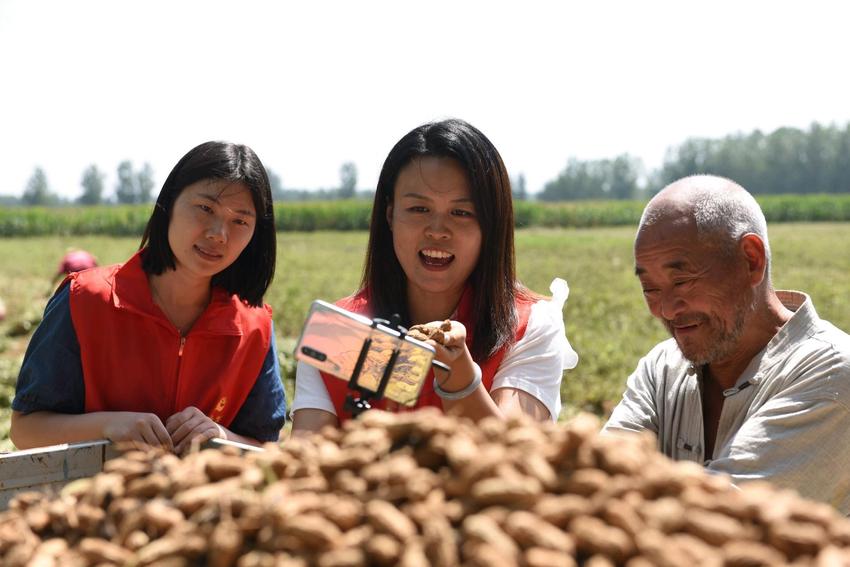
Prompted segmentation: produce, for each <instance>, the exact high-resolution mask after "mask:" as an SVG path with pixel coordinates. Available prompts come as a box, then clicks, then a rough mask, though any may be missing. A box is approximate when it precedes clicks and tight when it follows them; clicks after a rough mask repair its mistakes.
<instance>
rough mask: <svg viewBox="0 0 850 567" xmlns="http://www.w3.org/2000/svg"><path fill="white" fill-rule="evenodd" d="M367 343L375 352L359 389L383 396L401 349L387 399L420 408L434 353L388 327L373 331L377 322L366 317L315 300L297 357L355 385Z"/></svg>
mask: <svg viewBox="0 0 850 567" xmlns="http://www.w3.org/2000/svg"><path fill="white" fill-rule="evenodd" d="M367 340H368V341H369V349H368V351H367V352H366V355H365V358H364V359H363V362H362V365H361V367H360V373H359V374H358V377H357V385H358V386H359V387H361V388H364V389H367V390H370V391H372V392H377V391H378V389H379V387H380V383H381V379H382V378H383V376H384V372H385V371H386V368H387V365H388V364H389V362H390V360H391V358H392V355H393V352H394V351H395V350H398V355H397V356H396V359H395V363H394V365H393V370H392V373H391V374H390V378H389V380H388V382H387V386H386V388H385V389H384V397H386V398H388V399H390V400H393V401H395V402H398V403H399V404H402V405H405V406H412V405H414V404H415V403H416V400H417V398H418V397H419V392H420V391H421V389H422V384H423V383H424V381H425V378H426V377H427V376H428V372H429V370H430V367H431V360H432V359H433V357H434V349H433V348H432V347H431V346H430V345H427V344H425V343H423V342H421V341H417V340H416V339H412V338H410V337H405V339H404V340H401V339H400V335H399V333H398V332H397V331H395V330H393V329H390V328H388V327H385V326H383V325H377V326H372V320H371V319H369V318H367V317H363V316H362V315H358V314H356V313H351V312H349V311H346V310H344V309H341V308H339V307H337V306H335V305H331V304H330V303H326V302H324V301H321V300H316V301H314V302H313V305H312V306H311V308H310V313H309V314H308V315H307V320H306V322H305V323H304V328H303V330H302V332H301V337H300V338H299V340H298V344H297V345H296V347H295V358H296V359H298V360H301V361H303V362H305V363H307V364H309V365H311V366H314V367H316V368H318V369H319V370H321V371H322V372H326V373H328V374H332V375H334V376H337V377H338V378H340V379H341V380H345V381H349V380H350V379H351V376H352V374H354V370H355V368H356V367H357V362H358V359H359V358H360V355H361V352H362V350H363V345H364V344H365V343H366V341H367Z"/></svg>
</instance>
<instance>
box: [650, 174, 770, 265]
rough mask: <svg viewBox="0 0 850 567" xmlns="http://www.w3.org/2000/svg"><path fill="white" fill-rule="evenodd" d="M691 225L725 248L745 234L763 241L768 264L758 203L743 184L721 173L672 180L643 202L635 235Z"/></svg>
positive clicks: (730, 248)
mask: <svg viewBox="0 0 850 567" xmlns="http://www.w3.org/2000/svg"><path fill="white" fill-rule="evenodd" d="M687 225H691V226H692V227H693V229H694V230H695V231H696V235H697V236H698V238H699V239H700V241H703V242H706V243H710V244H713V245H716V246H718V247H719V248H720V249H721V250H723V251H726V252H729V253H731V252H733V251H734V250H736V249H737V245H738V242H739V241H740V239H741V237H742V236H744V235H745V234H755V235H757V236H758V237H759V238H761V240H762V242H764V247H765V254H766V256H767V260H768V265H769V262H770V246H769V244H768V240H767V222H766V221H765V218H764V213H762V211H761V207H759V204H758V203H757V202H756V200H755V199H754V198H753V196H752V195H750V194H749V193H748V192H747V191H746V190H745V189H744V188H743V187H741V186H740V185H738V184H737V183H735V182H734V181H731V180H729V179H726V178H723V177H717V176H713V175H693V176H691V177H684V178H682V179H679V180H678V181H674V182H673V183H671V184H670V185H668V186H667V187H665V188H664V189H662V190H661V191H660V192H659V193H658V194H657V195H656V196H655V197H653V198H652V200H651V201H650V202H649V203H648V204H647V205H646V208H645V209H644V211H643V215H642V216H641V219H640V225H639V226H638V233H637V239H638V240H640V239H641V236H642V235H645V234H646V233H647V232H655V229H661V230H666V229H668V228H672V227H677V226H687Z"/></svg>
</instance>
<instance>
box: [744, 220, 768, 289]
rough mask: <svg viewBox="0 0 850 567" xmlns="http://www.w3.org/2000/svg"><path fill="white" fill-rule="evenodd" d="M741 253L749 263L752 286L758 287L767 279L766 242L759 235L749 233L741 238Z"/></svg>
mask: <svg viewBox="0 0 850 567" xmlns="http://www.w3.org/2000/svg"><path fill="white" fill-rule="evenodd" d="M739 247H740V250H741V253H743V255H744V259H745V260H746V261H747V268H748V275H749V280H750V285H752V286H757V285H759V284H760V283H761V282H763V281H764V278H765V277H767V253H766V251H765V249H764V241H763V240H762V239H761V237H760V236H759V235H757V234H753V233H752V232H749V233H747V234H745V235H744V236H742V237H741V241H740V243H739Z"/></svg>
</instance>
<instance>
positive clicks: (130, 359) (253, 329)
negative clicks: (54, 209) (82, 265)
mask: <svg viewBox="0 0 850 567" xmlns="http://www.w3.org/2000/svg"><path fill="white" fill-rule="evenodd" d="M275 243H276V240H275V225H274V210H273V208H272V197H271V190H270V188H269V182H268V177H267V176H266V170H265V168H264V167H263V164H262V163H261V162H260V160H259V158H258V157H257V155H256V154H255V153H254V152H253V151H252V150H251V149H250V148H248V147H247V146H242V145H236V144H229V143H224V142H207V143H204V144H201V145H200V146H197V147H196V148H194V149H192V150H191V151H189V153H187V154H186V155H185V156H183V158H182V159H181V160H180V161H179V162H178V163H177V165H176V166H175V167H174V169H173V170H172V171H171V173H170V174H169V176H168V178H167V179H166V180H165V184H164V185H163V187H162V190H161V191H160V193H159V196H158V198H157V201H156V205H155V207H154V209H153V213H152V214H151V217H150V220H149V221H148V224H147V227H146V229H145V233H144V236H143V237H142V241H141V245H140V247H139V251H138V252H137V253H136V254H135V255H133V256H132V257H131V258H130V259H129V260H127V262H125V263H124V264H119V265H114V266H107V267H98V268H94V269H89V270H84V271H72V273H71V274H70V275H69V276H68V277H67V278H66V279H65V281H64V282H63V284H62V285H61V286H60V288H59V289H58V290H57V292H56V293H55V295H54V296H53V297H52V298H51V300H50V301H49V302H48V304H47V307H46V309H45V312H44V319H43V321H42V322H41V324H40V325H39V327H38V329H37V330H36V332H35V333H34V335H33V337H32V340H31V341H30V344H29V347H28V349H27V352H26V355H25V357H24V361H23V365H22V366H21V371H20V375H19V377H18V383H17V391H16V394H15V399H14V400H13V402H12V409H13V414H12V427H11V432H10V437H11V439H12V441H13V442H14V443H15V445H16V446H17V447H18V448H29V447H36V446H43V445H52V444H56V443H64V442H72V441H84V440H90V439H100V438H107V439H111V440H112V441H129V442H133V443H135V444H139V445H142V444H147V445H158V446H164V447H167V448H170V449H173V450H175V451H176V452H182V451H184V450H185V449H186V448H187V447H188V446H190V445H191V443H192V442H193V441H198V442H203V441H206V440H209V439H211V438H215V437H217V438H226V439H231V440H235V441H241V442H245V443H253V444H259V443H260V442H264V441H275V440H277V439H278V435H279V432H280V429H281V427H282V426H283V424H284V420H285V414H286V400H285V396H284V391H283V387H282V384H281V380H280V369H279V364H278V358H277V352H276V349H275V339H274V329H273V327H272V318H271V310H270V309H269V307H268V306H267V305H264V304H263V295H264V294H265V292H266V290H267V288H268V286H269V283H270V282H271V280H272V277H273V275H274V268H275V245H276V244H275Z"/></svg>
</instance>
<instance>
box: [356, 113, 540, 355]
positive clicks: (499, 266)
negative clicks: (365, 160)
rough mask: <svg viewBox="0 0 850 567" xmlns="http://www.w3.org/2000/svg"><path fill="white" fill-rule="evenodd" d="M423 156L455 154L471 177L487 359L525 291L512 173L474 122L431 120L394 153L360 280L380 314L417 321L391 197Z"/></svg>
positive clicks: (477, 335) (476, 341)
mask: <svg viewBox="0 0 850 567" xmlns="http://www.w3.org/2000/svg"><path fill="white" fill-rule="evenodd" d="M424 156H435V157H446V158H451V159H453V160H455V161H456V162H457V163H459V164H460V165H461V167H463V169H464V170H465V171H466V174H467V176H468V179H469V185H470V190H471V192H472V201H473V203H474V205H475V214H476V217H477V219H478V223H479V225H480V227H481V237H482V238H481V253H480V255H479V258H478V264H477V265H476V266H475V269H474V270H473V271H472V274H471V275H470V276H469V282H470V284H471V285H472V286H473V289H474V290H475V293H474V299H473V306H472V309H473V310H472V312H473V313H474V314H475V321H474V323H473V329H472V336H473V343H472V349H471V351H472V354H473V356H475V357H476V358H478V359H479V360H480V359H482V358H485V357H487V356H489V355H491V354H492V353H493V352H494V351H495V350H497V349H498V348H500V347H501V346H503V345H504V344H506V343H509V342H511V341H513V339H514V335H515V333H516V325H517V315H516V309H515V305H514V298H515V295H516V293H517V292H518V291H519V290H518V287H517V282H516V268H515V261H514V214H513V203H512V198H511V184H510V179H509V178H508V173H507V171H506V170H505V164H504V163H503V162H502V158H501V156H500V155H499V152H498V151H497V150H496V148H495V146H493V144H492V143H491V142H490V140H488V139H487V137H486V136H485V135H484V134H482V133H481V132H480V131H479V130H478V129H477V128H475V127H474V126H472V125H471V124H469V123H467V122H464V121H463V120H458V119H450V120H442V121H439V122H431V123H428V124H424V125H422V126H419V127H418V128H415V129H414V130H412V131H410V132H409V133H408V134H407V135H405V136H404V137H403V138H402V139H401V140H399V141H398V143H396V145H395V146H394V147H393V149H392V150H391V151H390V153H389V155H388V156H387V159H386V160H385V161H384V165H383V167H382V168H381V175H380V177H379V178H378V187H377V190H376V191H375V202H374V205H373V207H372V220H371V224H370V228H369V245H368V250H367V252H366V262H365V266H364V269H363V279H362V282H361V285H362V287H363V288H365V289H367V290H368V292H369V302H370V305H371V308H372V315H373V316H376V317H385V318H388V317H389V316H390V315H392V314H393V313H398V314H400V315H401V317H402V320H403V322H404V323H406V324H408V325H409V324H411V323H413V322H412V321H410V314H409V310H408V306H407V291H406V290H407V278H406V276H405V274H404V270H403V269H402V267H401V264H400V263H399V261H398V258H397V257H396V255H395V251H394V249H393V235H392V231H391V230H390V226H389V223H388V222H387V206H388V205H390V204H391V203H392V200H393V193H394V190H395V185H396V180H397V179H398V174H399V172H400V171H401V170H402V169H403V168H404V167H405V166H406V165H408V164H409V163H410V162H412V161H413V160H414V159H417V158H420V157H424ZM523 289H524V288H523ZM520 293H524V292H522V291H520ZM415 322H416V323H421V322H422V321H415Z"/></svg>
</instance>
